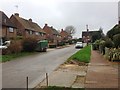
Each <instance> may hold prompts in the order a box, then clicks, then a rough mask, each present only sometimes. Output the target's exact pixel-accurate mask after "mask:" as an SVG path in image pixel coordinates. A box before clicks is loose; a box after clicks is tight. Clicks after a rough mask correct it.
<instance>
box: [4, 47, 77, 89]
mask: <svg viewBox="0 0 120 90" xmlns="http://www.w3.org/2000/svg"><path fill="white" fill-rule="evenodd" d="M76 51H77V50H76V49H75V48H74V46H70V47H66V48H62V49H55V50H52V51H48V52H45V53H39V54H36V55H31V56H27V57H22V58H18V59H17V60H12V61H9V62H6V63H3V64H2V70H3V71H2V87H3V88H26V77H27V76H28V78H29V88H33V87H35V86H36V85H37V84H38V83H39V82H41V81H42V80H43V79H44V78H45V73H46V72H47V73H48V74H50V73H51V72H52V71H53V70H55V69H56V68H57V67H58V66H59V65H60V64H62V63H64V62H65V61H66V60H67V58H68V57H70V56H71V55H72V54H73V53H75V52H76Z"/></svg>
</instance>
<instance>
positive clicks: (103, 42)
mask: <svg viewBox="0 0 120 90" xmlns="http://www.w3.org/2000/svg"><path fill="white" fill-rule="evenodd" d="M99 50H100V52H101V53H102V54H103V55H104V54H105V41H104V40H101V41H100V43H99Z"/></svg>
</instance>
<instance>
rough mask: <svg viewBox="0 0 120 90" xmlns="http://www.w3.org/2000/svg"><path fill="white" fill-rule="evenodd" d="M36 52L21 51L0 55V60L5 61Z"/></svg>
mask: <svg viewBox="0 0 120 90" xmlns="http://www.w3.org/2000/svg"><path fill="white" fill-rule="evenodd" d="M36 53H38V52H21V53H18V54H10V55H0V62H6V61H10V60H14V59H15V58H19V57H23V56H28V55H32V54H36Z"/></svg>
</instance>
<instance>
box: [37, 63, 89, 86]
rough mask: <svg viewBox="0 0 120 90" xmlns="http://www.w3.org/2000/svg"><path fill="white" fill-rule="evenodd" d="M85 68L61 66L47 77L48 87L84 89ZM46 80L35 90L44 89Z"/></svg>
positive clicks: (69, 65) (71, 65)
mask: <svg viewBox="0 0 120 90" xmlns="http://www.w3.org/2000/svg"><path fill="white" fill-rule="evenodd" d="M86 71H87V66H78V65H75V64H63V65H60V67H59V68H58V69H56V70H55V71H54V72H52V73H51V74H50V75H48V85H49V86H59V87H72V88H84V80H85V75H86ZM46 86H47V83H46V79H44V80H43V81H42V82H41V83H39V84H38V85H37V86H36V88H42V87H46Z"/></svg>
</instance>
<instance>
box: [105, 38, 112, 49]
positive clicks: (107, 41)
mask: <svg viewBox="0 0 120 90" xmlns="http://www.w3.org/2000/svg"><path fill="white" fill-rule="evenodd" d="M105 47H107V48H112V47H114V42H113V41H112V40H111V39H107V40H106V42H105Z"/></svg>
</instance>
